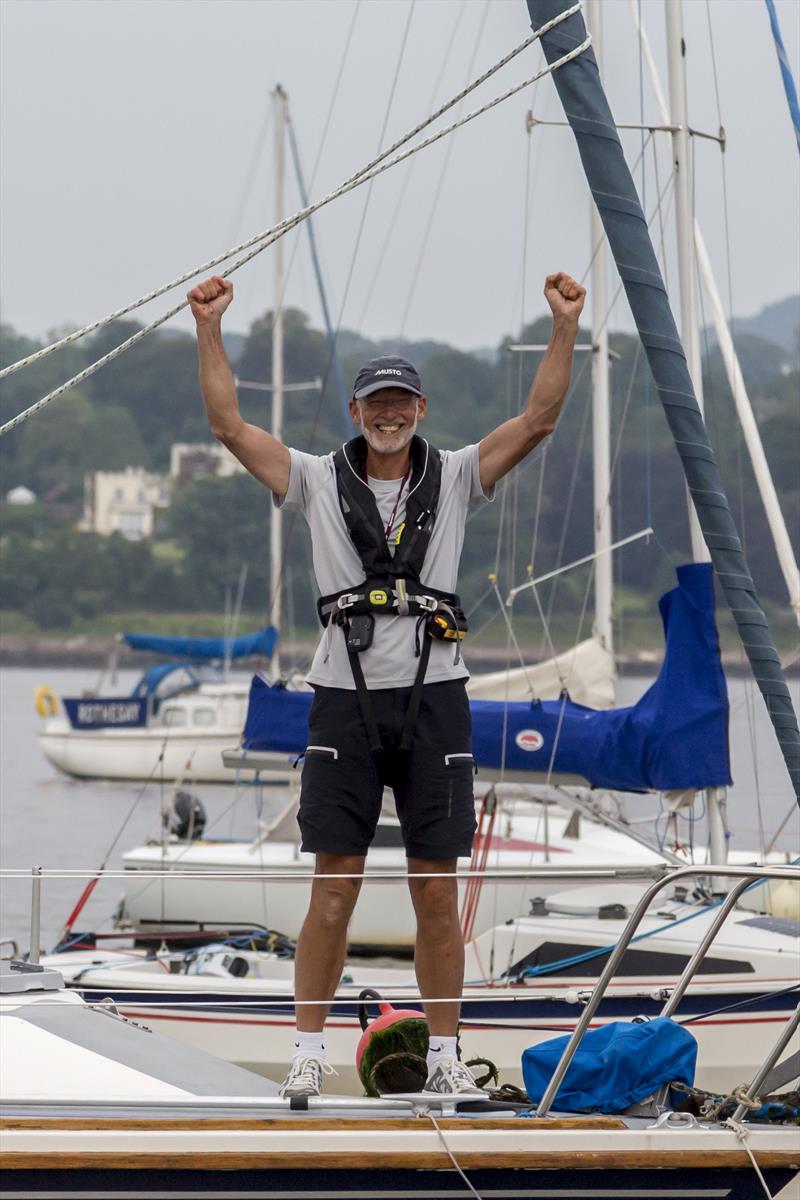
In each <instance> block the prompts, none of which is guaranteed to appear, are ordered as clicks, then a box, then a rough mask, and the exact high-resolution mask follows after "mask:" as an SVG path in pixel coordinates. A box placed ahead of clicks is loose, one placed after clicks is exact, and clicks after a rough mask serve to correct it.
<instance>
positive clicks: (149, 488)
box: [80, 442, 244, 542]
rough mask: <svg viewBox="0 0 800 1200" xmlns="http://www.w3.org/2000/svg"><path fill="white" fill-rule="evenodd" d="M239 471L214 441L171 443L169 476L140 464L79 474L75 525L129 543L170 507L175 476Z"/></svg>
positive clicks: (138, 538) (183, 477) (148, 534)
mask: <svg viewBox="0 0 800 1200" xmlns="http://www.w3.org/2000/svg"><path fill="white" fill-rule="evenodd" d="M243 470H244V467H242V466H241V464H240V463H239V462H237V460H236V459H235V458H234V457H233V455H232V454H231V453H230V451H229V450H226V449H225V447H224V446H220V445H219V443H217V442H175V443H174V444H173V446H172V447H171V449H170V460H169V475H155V474H153V473H151V472H149V471H145V469H144V467H126V468H125V470H124V471H93V472H92V474H90V475H86V476H84V481H83V518H82V520H81V522H80V528H81V529H83V530H85V531H87V532H90V533H100V534H103V536H105V537H107V536H108V535H109V534H111V533H121V534H122V536H123V537H126V538H128V540H129V541H132V542H138V541H141V539H142V538H148V537H152V534H153V532H154V529H155V524H156V517H157V515H158V510H159V509H163V508H167V507H168V506H169V504H170V501H171V498H172V487H173V482H174V481H175V480H181V481H185V480H188V479H194V478H196V477H199V476H203V475H216V476H218V477H219V478H227V477H228V476H229V475H234V474H236V473H237V472H240V471H243Z"/></svg>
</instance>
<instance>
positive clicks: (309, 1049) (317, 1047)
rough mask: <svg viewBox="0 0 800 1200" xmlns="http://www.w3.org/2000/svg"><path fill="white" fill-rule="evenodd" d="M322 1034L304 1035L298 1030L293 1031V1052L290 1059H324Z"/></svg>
mask: <svg viewBox="0 0 800 1200" xmlns="http://www.w3.org/2000/svg"><path fill="white" fill-rule="evenodd" d="M323 1037H324V1034H323V1033H322V1032H320V1033H304V1032H303V1031H302V1030H300V1029H295V1031H294V1050H293V1051H292V1058H321V1059H323V1060H324V1058H325V1043H324V1041H323V1040H322V1039H323Z"/></svg>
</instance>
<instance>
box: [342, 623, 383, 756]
mask: <svg viewBox="0 0 800 1200" xmlns="http://www.w3.org/2000/svg"><path fill="white" fill-rule="evenodd" d="M346 636H347V630H346V628H345V637H346ZM347 657H348V658H349V660H350V670H351V671H352V672H353V682H354V683H355V685H356V696H357V697H358V706H359V708H360V709H361V716H362V717H363V718H364V724H365V726H366V729H367V737H368V738H369V752H370V754H372V755H373V756H375V755H378V754H383V741H382V740H381V735H380V731H379V729H378V722H377V721H376V720H375V711H374V709H373V707H372V701H371V700H370V698H369V688H368V687H367V681H366V679H365V678H364V671H363V669H362V667H361V660H360V659H359V657H358V654H356V652H355V651H353V650H350V649H348V651H347Z"/></svg>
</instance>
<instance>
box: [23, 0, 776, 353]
mask: <svg viewBox="0 0 800 1200" xmlns="http://www.w3.org/2000/svg"><path fill="white" fill-rule="evenodd" d="M669 2H671V3H675V2H676V0H669ZM603 8H604V14H605V15H604V21H605V26H604V62H603V76H604V80H605V83H606V88H607V91H608V94H609V99H610V102H611V106H612V110H613V112H614V113H615V116H616V118H617V120H618V121H619V122H629V123H641V121H642V119H643V120H644V121H645V122H647V121H651V122H652V121H653V120H657V119H658V118H657V114H656V108H655V104H654V101H653V96H652V91H651V88H650V86H649V83H648V80H647V77H646V73H644V72H645V70H646V69H645V68H643V67H642V63H641V61H640V55H639V52H638V47H637V42H636V38H635V34H634V31H633V25H632V22H631V17H630V11H629V6H628V0H604V2H603ZM683 9H684V20H685V39H686V45H687V72H688V92H689V111H690V123H691V125H692V126H693V127H694V128H696V129H699V130H703V131H707V132H711V133H716V131H717V129H718V126H719V124H720V120H721V122H722V124H723V125H724V126H725V130H726V133H727V150H726V152H725V155H724V157H723V156H722V155H721V153H720V150H719V147H718V145H717V143H716V142H715V141H710V140H705V139H703V140H701V139H694V140H693V153H694V163H695V188H694V194H695V206H696V213H697V216H698V219H699V221H700V224H701V226H702V228H703V230H704V233H705V236H706V240H707V243H708V247H709V252H710V255H711V259H712V264H713V267H714V270H715V273H716V275H717V278H718V281H719V284H720V290H721V292H722V294H723V296H724V297H725V301H726V304H728V305H730V307H731V309H732V311H734V312H735V313H737V314H738V315H742V316H749V315H752V314H754V313H755V312H757V311H759V310H760V309H761V308H762V307H763V306H764V305H766V304H769V303H771V302H773V301H776V300H779V299H782V298H783V297H785V296H787V295H788V294H791V293H795V292H797V291H798V288H800V258H799V249H798V246H799V243H800V238H798V223H797V213H798V211H800V171H799V170H798V154H797V150H796V146H795V143H794V135H793V131H792V127H791V123H790V118H789V114H788V108H787V104H786V100H785V97H784V94H783V90H782V86H781V80H780V75H779V71H778V64H777V59H776V56H775V50H774V45H773V42H772V38H771V34H770V30H769V25H768V21H767V15H766V10H765V6H764V4H763V0H708V3H706V0H685V2H684V5H683ZM777 9H778V15H779V18H780V20H781V23H782V27H783V34H784V40H785V43H786V46H787V49H788V53H789V58H790V60H791V62H792V64H793V66H794V67H795V68H797V67H798V64H799V63H800V4H797V3H796V0H777ZM641 11H642V16H643V21H644V24H645V27H646V29H647V31H648V34H649V36H650V37H651V39H652V42H653V47H654V52H655V55H656V59H657V63H658V67H659V70H660V72H661V76H662V84H663V87H664V90H665V91H666V89H667V69H666V61H665V53H664V40H665V39H664V16H663V4H662V2H661V0H641ZM0 21H2V28H1V29H0V33H1V34H2V38H1V39H0V46H1V53H2V60H0V88H2V91H1V92H0V316H2V319H3V321H6V322H9V323H11V324H12V325H13V326H14V327H15V328H16V329H17V330H19V331H21V332H24V333H26V334H29V335H32V336H36V337H44V336H45V335H46V334H47V332H48V331H51V330H54V329H63V328H64V327H65V326H71V327H75V326H77V325H82V324H85V323H87V322H89V321H91V320H94V319H97V318H100V317H102V316H103V315H105V314H106V313H107V312H110V311H112V310H113V309H116V308H117V307H120V306H121V305H123V304H125V303H127V302H129V301H132V300H134V299H136V298H137V297H138V296H139V295H141V294H143V293H145V292H147V291H149V290H151V289H153V288H155V287H156V286H158V285H160V284H162V283H165V282H167V281H168V280H170V279H172V278H174V277H175V276H177V275H179V274H181V273H183V272H184V271H186V270H188V269H190V268H193V267H195V266H198V265H201V264H202V263H203V262H205V261H206V260H208V259H209V258H211V257H212V256H214V255H216V254H218V253H220V252H222V251H223V250H225V249H227V248H229V247H231V246H233V245H234V244H235V243H236V242H238V241H241V240H244V239H245V238H246V237H248V236H250V235H252V234H255V233H257V232H259V231H260V230H262V229H266V228H268V227H269V226H270V225H271V224H272V222H273V219H274V215H275V212H276V204H275V171H274V165H273V163H274V157H273V155H274V117H273V107H274V105H273V101H272V99H271V93H272V91H273V90H274V88H275V86H276V84H279V83H280V84H282V85H283V87H284V88H285V89H286V91H287V93H288V96H289V105H290V110H291V115H292V121H293V125H294V128H295V130H296V134H297V138H298V142H299V146H300V153H301V157H302V159H303V163H304V170H305V175H306V183H307V186H308V191H309V193H310V194H311V196H312V197H313V198H319V197H321V196H322V195H324V194H325V193H327V192H328V191H329V190H331V189H332V188H334V187H335V186H336V185H337V184H338V183H340V182H342V181H343V180H344V179H346V178H347V177H348V176H349V175H351V174H352V173H353V172H354V171H356V170H357V169H359V168H360V167H361V166H363V165H364V164H365V163H366V162H367V161H369V160H370V159H371V158H372V157H373V156H374V154H375V152H376V151H377V149H378V148H379V147H383V146H385V145H386V144H387V143H388V142H390V141H394V140H395V139H396V138H397V137H398V136H399V135H400V134H402V133H404V132H405V131H406V130H407V129H409V128H411V127H412V126H413V125H414V124H416V123H417V122H418V121H420V120H421V119H422V118H423V117H424V116H425V115H426V114H428V113H429V112H430V111H431V110H432V109H433V108H435V107H436V106H437V105H438V104H439V103H440V102H442V101H443V100H444V99H447V98H449V97H450V96H452V95H453V94H455V93H456V92H457V91H459V90H460V88H461V87H462V86H463V85H464V83H465V82H466V81H467V79H468V78H469V79H471V78H474V77H476V76H477V75H479V74H480V73H481V72H482V71H483V70H484V69H485V68H486V67H488V66H489V65H491V64H492V63H494V62H495V61H496V60H498V59H499V58H501V57H502V56H503V55H504V54H505V53H506V52H507V51H508V50H510V49H511V48H512V47H514V46H515V45H517V44H518V43H519V42H520V41H521V40H522V39H523V38H525V37H526V36H527V33H528V22H527V11H526V8H525V5H524V3H523V0H488V3H487V0H416V2H415V3H412V2H411V0H361V2H360V3H357V0H3V2H2V4H1V5H0ZM541 62H542V58H541V51H540V50H539V48H538V47H537V46H533V47H531V48H529V49H528V50H526V51H525V52H523V54H521V55H520V56H519V57H518V58H516V59H515V60H514V61H513V62H512V63H511V64H510V65H508V66H506V67H505V68H504V69H503V70H502V71H501V72H500V73H499V74H498V75H497V76H495V77H494V78H493V79H492V80H490V81H489V82H488V83H487V84H485V85H484V86H483V87H482V88H481V89H480V90H479V91H478V92H476V93H475V94H474V95H473V96H471V97H470V98H469V100H468V101H467V102H466V107H465V108H464V109H463V112H466V111H470V110H471V109H472V108H474V107H477V106H478V104H480V103H483V102H484V101H485V100H487V99H490V98H491V97H493V96H495V95H497V94H499V93H500V92H501V91H504V90H505V89H506V88H507V87H510V86H511V85H512V84H514V83H517V82H520V81H522V80H523V79H525V78H527V77H528V76H530V75H532V74H533V73H534V72H535V71H536V70H537V69H538V68H539V66H540V65H541ZM337 78H338V79H339V80H340V83H339V86H338V88H337ZM395 78H396V86H395V87H394V89H393V80H395ZM390 97H391V103H390ZM531 109H532V110H533V111H534V113H535V115H536V116H537V117H539V118H540V119H543V120H557V119H559V118H560V117H561V112H560V108H559V104H558V98H557V95H556V93H555V88H554V86H553V83H552V81H551V80H550V79H544V80H542V81H541V82H540V83H539V84H538V85H535V86H534V87H533V88H528V89H526V90H525V91H524V92H523V93H521V94H520V95H518V96H516V97H514V98H513V99H511V100H508V101H507V102H506V103H504V104H502V105H500V106H499V107H498V108H496V109H495V110H493V111H492V112H491V113H489V114H487V115H485V116H482V117H479V118H478V119H477V120H476V121H474V122H473V123H472V124H471V125H469V126H468V127H467V128H465V129H463V130H461V131H459V133H457V134H456V135H455V136H454V137H453V138H448V139H444V140H443V141H442V142H439V143H438V144H437V145H436V146H434V147H431V148H429V149H427V150H424V151H422V152H421V153H420V154H418V155H416V156H415V157H414V158H413V159H412V160H411V161H410V162H409V163H406V164H404V165H402V166H400V167H397V168H395V169H393V170H392V171H390V172H387V173H386V174H385V175H383V176H381V177H380V178H379V179H378V180H376V181H375V183H374V184H373V186H372V188H371V189H368V187H362V188H359V189H357V190H356V191H355V192H353V193H352V194H350V195H349V196H347V197H344V198H342V199H341V200H338V201H335V202H334V203H333V204H331V205H329V206H328V207H327V208H325V209H324V210H322V211H321V212H320V213H319V215H318V216H317V218H316V219H315V231H316V236H317V240H318V243H319V251H320V258H321V260H322V265H323V272H324V279H325V285H326V288H327V291H328V297H329V304H330V309H331V312H332V314H333V319H334V323H335V324H336V323H337V322H340V323H341V324H342V325H343V326H344V327H347V328H355V329H358V330H360V331H361V332H363V333H365V334H367V335H368V336H372V337H386V338H397V337H399V336H401V335H405V336H407V337H412V338H422V337H426V338H433V339H436V340H441V341H445V342H449V343H451V344H453V345H456V346H459V347H462V348H464V349H472V348H476V347H484V346H494V345H496V344H497V343H498V341H499V340H500V338H501V337H502V336H504V335H505V334H506V333H509V332H512V331H515V330H518V329H519V327H520V323H521V321H522V320H523V319H532V318H533V317H535V316H537V315H539V314H540V313H541V312H542V311H543V307H544V305H543V300H542V299H541V289H542V284H543V280H544V276H545V274H546V273H547V272H550V271H556V270H565V271H568V272H570V273H571V274H573V275H575V276H576V277H578V278H584V277H585V275H586V272H587V268H588V264H589V260H590V252H589V200H588V191H587V188H586V185H585V182H584V179H583V174H582V171H581V169H580V164H579V161H578V158H577V152H576V149H575V144H574V140H573V137H572V134H571V132H570V131H569V129H565V128H563V127H559V126H537V127H535V128H534V130H533V132H532V133H528V132H527V131H526V122H525V116H526V113H527V112H528V111H529V110H531ZM440 124H441V123H440ZM437 127H438V126H437ZM384 128H385V132H383V130H384ZM622 137H623V145H624V146H625V150H626V154H627V156H628V161H629V162H630V163H631V165H634V164H635V163H636V160H637V158H638V157H639V156H640V153H641V146H642V141H643V139H645V138H646V139H647V141H646V147H645V164H646V165H645V169H644V173H643V170H642V166H641V163H640V164H639V165H636V169H635V176H636V179H637V183H638V184H639V186H640V188H642V189H643V191H644V203H645V209H646V211H647V212H648V214H651V213H652V214H653V217H654V228H655V229H656V232H657V235H658V240H659V242H661V237H662V235H661V228H662V225H663V227H664V230H665V232H664V234H663V244H664V248H665V254H664V257H665V262H666V266H667V280H668V285H669V287H670V289H671V290H672V289H674V288H675V284H676V270H675V257H674V241H673V235H672V234H671V233H670V231H669V226H670V218H671V216H672V202H671V196H670V192H669V175H670V167H671V160H670V147H669V135H668V134H665V133H657V134H655V135H653V139H652V143H651V140H650V138H649V135H643V134H642V133H640V132H639V131H638V130H633V131H628V132H624V133H623V134H622ZM654 146H655V148H654ZM665 188H666V194H665V196H664V199H663V202H662V205H661V209H660V212H659V207H658V205H657V204H656V200H657V197H658V195H659V191H660V190H663V189H665ZM285 203H286V211H287V212H292V211H295V210H296V209H297V208H298V207H300V202H299V196H298V188H297V184H296V181H295V179H294V177H293V174H292V171H291V162H290V160H289V159H288V156H287V177H286V200H285ZM359 230H360V231H361V232H360V235H359ZM305 239H306V235H305V232H304V231H303V230H302V229H301V230H300V231H299V234H292V235H290V236H288V237H287V238H286V239H284V247H285V260H286V266H287V279H286V284H285V293H284V295H285V303H286V304H287V305H294V306H297V307H300V308H302V309H303V310H304V311H306V312H307V313H308V314H309V315H310V317H311V320H312V322H313V323H314V324H316V325H319V324H321V308H320V301H319V296H318V293H317V288H316V285H315V282H314V276H313V273H312V269H311V263H310V258H309V253H308V246H307V241H306V240H305ZM274 267H275V259H274V251H272V250H267V251H265V252H264V253H263V254H261V255H259V256H258V257H257V258H256V259H255V260H254V261H253V262H252V263H250V264H249V265H247V266H246V267H244V268H243V269H242V270H241V271H240V272H238V273H237V274H236V275H235V276H234V281H235V291H236V296H235V300H234V306H233V308H232V309H231V310H230V314H229V317H228V319H227V325H228V327H229V328H230V329H232V330H238V331H242V332H246V331H247V329H248V327H249V325H250V323H251V322H252V321H253V319H254V318H255V317H256V316H258V315H259V314H260V313H262V312H264V311H265V310H266V309H268V308H270V307H271V306H272V303H273V294H274V286H275V285H274ZM612 286H616V281H614V284H613V285H612ZM185 290H186V289H185V288H181V289H178V290H177V291H176V292H173V293H170V294H169V295H168V296H166V297H162V298H161V299H159V300H157V301H155V302H153V303H151V304H150V305H149V306H147V307H146V308H143V309H141V310H140V312H139V314H138V316H139V317H141V318H147V319H152V318H153V317H154V316H156V315H158V314H160V313H161V312H163V311H165V310H166V309H167V308H168V307H170V306H171V305H172V304H174V303H177V301H178V299H180V298H181V297H182V295H183V293H184V292H185ZM673 300H674V307H675V309H676V310H677V308H678V303H677V296H676V295H674V296H673ZM172 324H173V326H174V327H176V328H180V329H190V328H191V327H192V321H191V317H190V316H189V315H188V314H187V313H183V314H181V315H180V316H179V317H177V318H175V319H174V320H173V322H172ZM610 324H611V327H612V328H625V327H629V325H630V318H629V314H628V313H627V309H626V305H625V301H624V297H619V298H617V300H616V302H615V304H614V306H613V310H612V313H611V319H610Z"/></svg>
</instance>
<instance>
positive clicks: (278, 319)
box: [269, 84, 286, 676]
mask: <svg viewBox="0 0 800 1200" xmlns="http://www.w3.org/2000/svg"><path fill="white" fill-rule="evenodd" d="M272 99H273V104H274V106H275V107H274V113H275V161H274V169H275V224H278V223H279V222H280V221H282V220H283V217H284V174H285V146H286V93H285V92H284V90H283V88H282V87H281V85H280V84H278V86H277V87H276V88H275V91H274V92H273V93H272ZM273 254H274V255H275V258H274V262H275V278H274V300H273V305H272V422H271V431H272V436H273V437H275V438H277V439H278V441H282V439H283V238H279V239H278V241H277V242H276V243H275V247H274V250H273ZM281 516H282V514H281V511H280V509H279V508H276V507H275V506H274V505H273V506H272V509H271V519H270V526H269V591H270V612H269V621H270V624H271V625H274V626H275V628H276V629H280V625H281V563H282V561H283V527H282V520H281ZM272 668H273V674H274V675H275V676H277V675H278V674H279V673H280V665H279V660H278V647H277V645H276V647H275V650H274V652H273V655H272Z"/></svg>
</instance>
